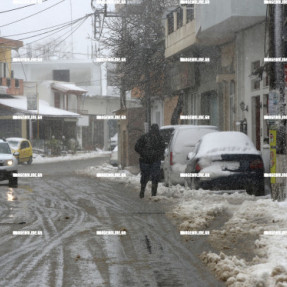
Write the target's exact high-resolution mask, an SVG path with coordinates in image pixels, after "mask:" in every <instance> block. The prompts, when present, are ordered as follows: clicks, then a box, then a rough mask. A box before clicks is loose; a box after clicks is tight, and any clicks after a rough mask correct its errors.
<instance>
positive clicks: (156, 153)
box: [135, 124, 165, 198]
mask: <svg viewBox="0 0 287 287" xmlns="http://www.w3.org/2000/svg"><path fill="white" fill-rule="evenodd" d="M164 150H165V143H164V140H163V138H162V136H161V135H160V133H159V127H158V125H157V124H152V125H151V129H150V131H149V132H148V133H146V134H144V135H142V136H141V137H140V138H139V139H138V141H137V142H136V145H135V151H136V152H137V153H139V155H140V159H139V165H140V171H141V180H140V183H141V190H140V198H143V197H144V192H145V188H146V185H147V183H148V181H149V180H150V179H151V181H152V196H156V193H157V187H158V182H159V179H160V162H161V159H162V157H163V155H164Z"/></svg>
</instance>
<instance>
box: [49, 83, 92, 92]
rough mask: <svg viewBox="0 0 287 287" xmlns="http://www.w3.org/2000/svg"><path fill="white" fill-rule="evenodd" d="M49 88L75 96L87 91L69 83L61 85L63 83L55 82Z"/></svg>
mask: <svg viewBox="0 0 287 287" xmlns="http://www.w3.org/2000/svg"><path fill="white" fill-rule="evenodd" d="M51 87H52V88H53V89H55V90H58V91H61V92H64V93H77V94H85V93H87V92H88V91H87V90H85V89H82V88H80V87H78V86H76V85H75V84H71V83H63V82H55V83H53V84H52V85H51Z"/></svg>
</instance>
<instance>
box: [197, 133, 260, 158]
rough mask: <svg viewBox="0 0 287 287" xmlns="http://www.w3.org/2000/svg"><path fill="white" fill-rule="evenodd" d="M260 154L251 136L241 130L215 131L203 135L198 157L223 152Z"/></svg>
mask: <svg viewBox="0 0 287 287" xmlns="http://www.w3.org/2000/svg"><path fill="white" fill-rule="evenodd" d="M234 153H236V154H260V153H259V151H258V150H257V149H256V148H255V146H254V144H253V143H252V141H251V140H250V138H249V137H248V136H247V135H246V134H244V133H241V132H214V133H209V134H207V135H205V136H203V137H202V139H201V145H200V148H199V151H198V153H197V157H202V156H217V155H221V154H234Z"/></svg>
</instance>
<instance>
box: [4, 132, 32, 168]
mask: <svg viewBox="0 0 287 287" xmlns="http://www.w3.org/2000/svg"><path fill="white" fill-rule="evenodd" d="M6 141H7V142H8V144H9V145H10V147H11V149H12V153H14V152H18V153H19V156H17V159H18V163H23V162H27V164H31V163H32V161H33V150H32V145H31V143H30V141H29V140H27V139H24V138H7V139H6Z"/></svg>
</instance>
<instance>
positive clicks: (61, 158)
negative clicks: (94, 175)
mask: <svg viewBox="0 0 287 287" xmlns="http://www.w3.org/2000/svg"><path fill="white" fill-rule="evenodd" d="M110 154H111V152H110V151H102V150H98V151H92V152H87V153H76V154H67V155H63V156H55V157H46V156H45V157H44V156H42V155H39V154H35V153H34V154H33V163H47V162H59V161H69V160H79V159H87V158H93V157H102V156H109V155H110Z"/></svg>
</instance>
